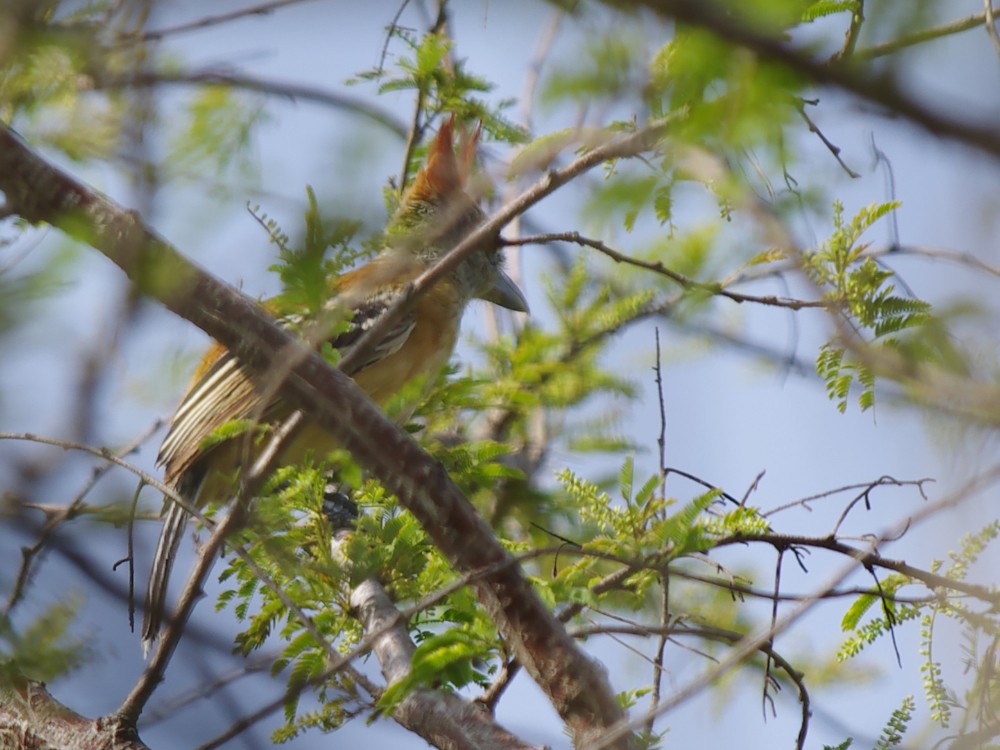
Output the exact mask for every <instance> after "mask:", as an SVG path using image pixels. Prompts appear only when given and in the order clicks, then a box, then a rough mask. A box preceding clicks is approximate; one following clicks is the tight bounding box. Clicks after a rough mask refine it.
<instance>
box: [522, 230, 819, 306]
mask: <svg viewBox="0 0 1000 750" xmlns="http://www.w3.org/2000/svg"><path fill="white" fill-rule="evenodd" d="M549 242H572V243H575V244H577V245H581V246H583V247H589V248H592V249H594V250H597V251H598V252H599V253H601V254H603V255H606V256H608V257H609V258H611V259H612V260H613V261H615V262H616V263H625V264H627V265H630V266H635V267H636V268H642V269H645V270H647V271H652V272H654V273H658V274H660V275H661V276H666V277H667V278H668V279H670V280H671V281H674V282H676V283H677V284H679V285H680V286H681V287H683V288H684V289H686V290H697V291H702V292H706V293H708V294H712V295H716V296H720V297H726V298H727V299H730V300H732V301H733V302H740V303H743V302H753V303H756V304H759V305H767V306H769V307H785V308H788V309H790V310H802V309H804V308H819V309H822V310H826V309H829V308H830V307H831V305H832V304H833V303H832V302H830V301H829V300H800V299H791V298H788V297H776V296H774V295H762V296H759V295H753V294H741V293H740V292H734V291H732V290H730V289H726V288H725V287H724V286H723V285H722V284H718V283H706V282H702V281H695V280H694V279H692V278H689V277H688V276H685V275H684V274H682V273H678V272H677V271H674V270H672V269H670V268H667V267H666V266H665V265H663V263H661V262H660V261H658V260H657V261H647V260H639V259H638V258H633V257H631V256H629V255H625V254H624V253H621V252H618V251H617V250H615V249H613V248H611V247H608V245H606V244H605V243H604V242H601V241H600V240H595V239H591V238H589V237H584V236H583V235H581V234H580V233H579V232H554V233H549V234H538V235H534V236H531V237H522V238H520V239H517V240H507V241H506V243H505V244H508V245H540V244H545V243H549Z"/></svg>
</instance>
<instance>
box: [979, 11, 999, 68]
mask: <svg viewBox="0 0 1000 750" xmlns="http://www.w3.org/2000/svg"><path fill="white" fill-rule="evenodd" d="M983 7H984V12H983V20H984V21H985V22H986V33H987V34H989V37H990V42H991V43H992V44H993V49H994V50H996V53H997V54H998V55H1000V33H997V24H996V18H995V17H994V11H993V3H992V2H991V0H983Z"/></svg>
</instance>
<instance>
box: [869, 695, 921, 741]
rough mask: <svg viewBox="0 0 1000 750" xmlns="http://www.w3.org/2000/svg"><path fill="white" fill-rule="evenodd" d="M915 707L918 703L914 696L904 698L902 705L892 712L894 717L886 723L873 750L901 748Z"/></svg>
mask: <svg viewBox="0 0 1000 750" xmlns="http://www.w3.org/2000/svg"><path fill="white" fill-rule="evenodd" d="M915 707H916V702H915V701H914V700H913V696H912V695H908V696H906V697H905V698H903V702H902V704H900V706H899V708H897V709H896V710H895V711H893V712H892V716H890V717H889V720H888V721H887V722H886V724H885V727H884V728H883V729H882V734H881V735H879V738H878V741H877V742H876V743H875V746H874V748H872V750H892V748H894V747H899V746H900V745H901V744H902V743H903V735H904V734H905V733H906V728H907V727H908V726H909V724H910V719H912V718H913V709H914V708H915Z"/></svg>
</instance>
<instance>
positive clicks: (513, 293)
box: [142, 115, 528, 653]
mask: <svg viewBox="0 0 1000 750" xmlns="http://www.w3.org/2000/svg"><path fill="white" fill-rule="evenodd" d="M455 130H456V125H455V117H454V115H452V117H451V118H450V119H448V120H446V121H445V122H443V123H442V125H441V126H440V127H439V129H438V132H437V134H436V136H435V137H434V139H433V141H432V142H431V144H430V146H429V147H428V151H427V154H428V155H427V159H426V161H425V163H424V165H423V166H422V167H421V169H420V170H419V171H418V172H417V174H416V175H415V177H414V179H413V181H412V184H411V185H410V187H409V188H408V189H407V190H406V192H405V193H404V194H403V197H402V199H401V201H400V205H399V208H398V209H397V211H396V212H395V214H394V216H393V218H392V219H391V220H390V222H389V224H388V228H387V230H386V232H385V237H386V247H385V248H384V249H383V250H382V251H381V252H380V253H379V254H378V255H377V256H376V257H375V258H373V259H372V260H371V261H369V262H368V263H366V264H364V265H362V266H360V267H358V268H356V269H354V270H352V271H349V272H347V273H345V274H343V275H341V276H339V277H336V278H334V279H332V280H331V282H330V284H329V286H330V292H331V293H330V296H329V299H328V300H327V301H326V303H325V304H324V305H323V307H324V312H326V313H327V314H328V315H327V317H328V318H331V319H333V318H335V319H338V322H339V325H338V326H336V327H334V328H333V330H332V332H331V333H330V335H328V336H319V337H315V336H310V337H309V338H310V340H311V341H313V343H316V342H317V341H318V342H319V343H321V344H322V343H328V344H329V345H330V346H332V347H333V348H334V349H336V350H337V351H338V352H339V353H340V354H341V355H342V356H346V355H348V354H349V353H350V352H351V350H352V347H353V346H354V345H355V344H357V342H358V340H359V339H360V338H361V336H362V334H364V333H365V332H366V331H368V330H369V329H371V328H372V326H373V325H374V324H375V323H376V322H377V321H378V320H379V319H380V318H381V317H382V316H383V315H384V314H385V312H386V311H387V310H388V309H389V308H390V307H391V306H392V305H393V304H394V303H395V302H396V301H397V300H398V299H399V298H400V297H401V295H403V294H405V293H406V290H407V287H408V285H409V283H410V282H412V281H413V280H414V279H416V278H417V277H418V276H419V275H420V274H421V273H422V272H423V271H425V270H427V269H428V268H429V267H430V266H432V265H433V264H434V263H435V262H436V261H437V260H438V259H439V258H441V257H442V256H443V255H444V254H445V253H446V252H447V251H448V250H450V249H451V248H452V247H454V246H455V245H457V244H458V242H459V241H461V240H462V239H463V238H464V237H465V236H467V235H468V233H469V232H471V231H472V230H473V229H475V228H476V226H477V225H479V224H480V223H481V222H482V221H483V219H484V214H483V211H482V210H481V209H480V207H479V205H478V202H477V201H476V200H475V199H473V197H472V196H470V194H469V192H468V191H467V187H468V182H469V177H470V173H471V171H472V167H473V163H474V160H475V151H476V143H477V141H478V139H479V134H480V128H479V127H477V128H476V129H475V130H474V131H473V132H472V133H471V135H470V134H469V133H468V132H467V131H466V130H464V129H462V130H461V131H460V137H459V141H458V143H457V144H456V142H455ZM456 147H457V152H458V153H457V154H456ZM503 264H504V251H503V247H502V243H501V240H500V236H499V232H498V233H496V234H495V235H493V236H491V237H489V238H487V239H486V240H485V241H484V242H483V243H481V245H479V246H477V247H476V248H475V249H474V251H473V252H471V253H470V254H468V255H466V256H465V258H464V259H463V261H462V262H461V263H459V264H458V265H457V266H456V267H455V268H454V270H452V271H450V272H449V273H448V274H446V275H445V276H444V277H442V278H441V279H440V280H438V281H437V282H436V283H434V284H433V285H432V286H431V287H430V288H429V289H428V290H427V291H426V293H424V294H422V295H421V296H419V297H417V299H416V301H415V302H414V303H413V305H412V307H411V308H410V310H409V312H407V313H406V314H405V315H404V316H403V318H402V319H401V320H399V321H398V322H397V323H395V324H393V325H391V326H389V329H388V330H387V331H386V333H385V335H384V336H382V337H381V339H380V340H379V341H377V342H376V343H375V345H374V346H371V347H367V348H368V349H369V350H370V353H367V354H365V353H362V354H363V356H362V357H361V358H360V361H358V362H357V363H356V364H355V365H354V366H353V367H352V369H350V371H346V374H347V375H349V376H350V377H351V378H353V380H354V381H355V383H357V384H358V386H360V387H361V389H362V390H363V391H364V392H365V393H366V394H367V395H368V397H369V398H371V399H372V400H373V401H374V402H375V403H376V404H379V405H382V404H385V402H386V401H387V400H388V399H389V398H390V397H392V396H393V395H394V394H396V393H397V392H398V391H399V390H400V389H401V388H402V387H403V386H404V385H406V384H407V383H409V382H410V381H412V380H413V379H415V378H418V377H431V376H434V375H436V374H437V373H438V372H440V370H441V369H442V368H443V367H444V365H446V364H447V362H448V360H449V359H450V357H451V354H452V351H453V349H454V347H455V342H456V339H457V337H458V331H459V324H460V322H461V318H462V314H463V312H464V311H465V309H466V307H467V306H468V304H469V302H471V301H472V300H473V299H476V298H479V299H483V300H487V301H489V302H492V303H495V304H497V305H500V306H502V307H505V308H508V309H510V310H514V311H519V312H527V311H528V305H527V301H526V300H525V297H524V294H523V293H522V292H521V290H520V289H519V288H518V286H517V285H516V284H515V283H514V281H513V280H512V279H511V278H510V276H508V275H507V274H506V273H505V272H504V270H503ZM264 306H265V308H269V307H273V306H272V305H269V304H268V302H265V303H264ZM338 311H339V314H336V315H334V314H333V313H337V312H338ZM322 319H323V318H321V320H322ZM345 321H346V322H345ZM278 322H279V324H280V325H284V326H285V327H288V328H300V326H301V324H302V315H295V314H292V315H287V316H286V317H285V318H279V321H278ZM327 322H329V321H327ZM345 326H346V330H344V329H345ZM276 391H277V389H276V388H274V387H273V383H272V384H270V385H269V384H266V383H263V382H262V381H261V379H260V378H254V377H252V376H251V375H250V374H249V373H248V372H247V371H246V370H244V368H243V366H242V365H241V364H240V362H239V361H238V360H237V359H236V358H235V357H234V356H233V355H232V354H231V353H230V352H229V351H227V350H226V349H225V348H224V347H223V346H222V345H220V344H219V343H217V342H215V343H213V345H212V346H211V347H210V348H209V350H208V352H207V353H206V354H205V356H204V358H203V359H202V360H201V363H200V364H199V365H198V367H197V368H196V370H195V372H194V375H193V378H192V380H191V384H190V385H189V387H188V389H187V391H186V393H185V394H184V396H183V397H182V399H181V402H180V404H179V406H178V407H177V409H176V411H175V412H174V414H173V417H172V418H171V420H170V423H169V427H168V429H167V433H166V435H165V437H164V439H163V443H162V444H161V446H160V451H159V456H158V459H157V465H158V466H161V467H162V468H163V474H164V483H165V484H166V485H167V486H168V487H170V488H171V489H173V490H174V491H176V492H177V493H179V495H180V496H181V497H182V498H184V499H185V500H186V502H188V503H189V504H190V505H191V506H193V507H195V508H203V507H205V506H206V505H208V504H209V503H215V502H218V503H224V502H226V501H227V500H228V499H229V498H230V497H231V496H232V495H233V494H234V490H233V487H234V481H233V480H234V477H235V476H236V475H237V474H238V472H239V470H240V468H241V464H242V463H246V464H247V466H249V465H251V464H252V461H253V450H254V447H253V441H250V440H247V439H245V436H243V437H240V436H232V437H229V438H221V439H220V438H218V437H217V435H216V432H217V431H219V430H220V428H222V427H223V426H224V425H228V424H231V423H233V422H234V420H253V421H255V423H256V424H258V425H264V426H276V425H278V424H280V423H281V422H282V421H283V420H284V419H285V418H287V417H288V416H289V415H291V414H292V413H293V412H294V409H293V408H292V407H291V406H290V405H288V404H286V403H284V402H283V400H282V399H281V397H280V395H278V394H277V393H276ZM265 401H266V402H265ZM337 448H338V445H337V444H336V442H335V441H334V440H333V438H332V436H330V435H329V434H328V433H327V432H326V431H325V430H323V429H322V428H321V427H320V426H319V425H318V424H316V423H314V422H311V421H310V420H309V418H308V416H306V417H305V419H304V423H303V424H302V426H301V427H300V429H299V430H298V431H297V432H296V433H295V435H294V436H293V437H292V439H291V440H290V441H288V444H287V445H286V446H284V448H283V449H282V451H281V453H280V454H279V457H278V463H279V464H280V465H293V464H295V463H299V462H301V461H302V460H303V459H304V458H305V457H306V455H307V454H308V453H310V452H311V453H312V455H314V456H316V457H321V456H323V455H325V454H326V453H328V452H330V451H333V450H336V449H337ZM247 459H249V462H247ZM162 515H163V518H164V521H163V527H162V529H161V532H160V537H159V542H158V543H157V546H156V550H155V552H154V555H153V563H152V566H151V570H150V576H149V582H148V586H147V590H146V597H145V606H144V612H143V626H142V643H143V647H144V651H145V652H147V653H148V651H149V648H150V647H151V646H152V644H153V643H154V642H155V641H156V639H157V637H158V636H159V632H160V629H161V627H162V626H163V623H164V620H165V617H166V613H165V608H166V596H167V584H168V581H169V578H170V573H171V569H172V567H173V564H174V560H175V558H176V555H177V550H178V546H179V543H180V540H181V538H182V536H183V533H184V528H185V525H186V523H187V520H188V516H189V513H188V512H187V511H186V510H185V509H184V508H183V507H182V506H181V505H180V504H178V503H176V502H174V501H171V500H170V499H169V498H168V499H167V500H165V503H164V509H163V512H162Z"/></svg>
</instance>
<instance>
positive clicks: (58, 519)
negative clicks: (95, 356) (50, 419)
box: [0, 420, 160, 617]
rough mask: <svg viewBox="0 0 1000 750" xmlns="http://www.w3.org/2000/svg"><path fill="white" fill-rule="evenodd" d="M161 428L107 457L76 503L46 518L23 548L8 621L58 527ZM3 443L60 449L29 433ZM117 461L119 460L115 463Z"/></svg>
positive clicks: (153, 428)
mask: <svg viewBox="0 0 1000 750" xmlns="http://www.w3.org/2000/svg"><path fill="white" fill-rule="evenodd" d="M159 428H160V421H159V420H156V421H155V422H153V424H152V425H150V426H149V427H148V428H147V429H145V430H144V431H143V432H142V433H140V434H139V435H138V436H137V437H136V438H134V439H133V440H132V442H130V443H129V444H128V445H126V446H125V447H124V448H122V449H121V450H120V451H117V452H116V453H114V454H112V455H113V456H114V458H107V457H105V458H107V463H105V464H102V465H101V466H95V467H94V469H93V470H92V472H91V475H90V477H89V479H88V480H87V482H86V484H84V486H83V487H82V488H81V489H80V490H79V491H78V492H77V494H76V496H75V497H73V499H72V500H71V501H70V502H69V503H68V504H67V505H65V506H63V507H62V508H60V509H58V510H57V511H55V512H53V513H51V514H48V513H47V514H46V515H47V516H48V518H46V521H45V524H44V525H43V526H42V529H41V531H40V532H39V534H38V537H37V539H35V541H34V543H32V544H31V545H29V546H26V547H22V548H21V567H20V568H19V569H18V572H17V575H16V576H15V578H14V586H13V588H12V589H11V592H10V595H9V596H8V597H7V603H6V604H5V605H4V610H3V612H4V616H5V617H6V616H9V615H10V613H11V610H12V609H13V608H14V607H15V606H16V605H17V603H18V601H20V599H21V597H22V596H23V595H24V586H25V584H26V583H27V581H28V577H29V575H30V572H31V563H32V561H33V560H34V559H35V557H36V556H37V555H38V554H39V553H40V552H41V551H42V549H43V548H44V547H45V544H46V542H47V541H48V540H49V538H50V537H51V535H52V533H53V532H54V531H55V530H56V528H57V527H58V526H59V524H61V523H63V522H64V521H67V520H69V519H71V518H74V517H76V516H77V515H78V514H79V513H80V512H81V508H82V506H83V500H84V498H86V497H87V495H88V494H89V493H90V491H91V490H92V489H93V488H94V486H95V485H96V484H97V483H98V482H99V481H100V479H101V477H103V476H104V475H105V474H107V473H108V471H109V470H110V469H111V467H112V466H115V465H116V464H117V465H121V464H120V463H119V461H120V460H121V459H124V458H125V456H128V455H130V454H132V453H134V452H135V451H136V450H137V449H138V448H139V447H140V446H141V445H142V444H143V443H145V442H146V441H147V440H148V439H149V438H150V436H151V435H153V433H155V432H156V431H157V430H158V429H159ZM0 440H31V441H32V442H45V443H48V444H50V445H52V444H55V445H59V443H58V442H54V441H47V440H46V441H43V440H39V439H37V438H36V436H31V435H29V434H28V433H22V434H18V435H15V434H12V433H7V432H2V433H0ZM59 447H64V448H65V447H67V446H66V445H60V446H59ZM71 447H72V448H76V447H77V446H71ZM107 450H108V449H107V448H101V449H95V450H92V451H91V452H92V453H93V452H95V451H107ZM100 455H102V456H103V455H104V454H103V453H100ZM115 459H119V460H118V461H116V460H115Z"/></svg>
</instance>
